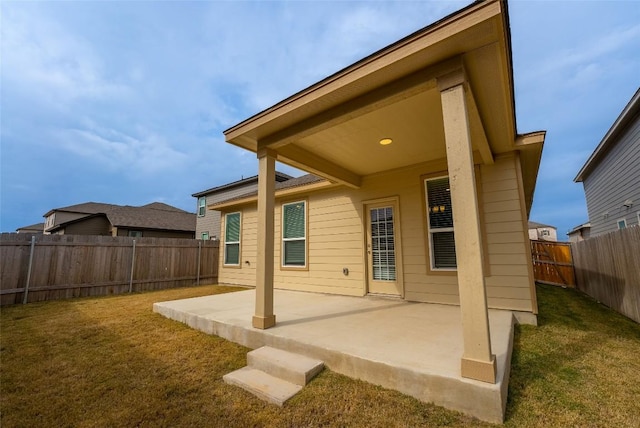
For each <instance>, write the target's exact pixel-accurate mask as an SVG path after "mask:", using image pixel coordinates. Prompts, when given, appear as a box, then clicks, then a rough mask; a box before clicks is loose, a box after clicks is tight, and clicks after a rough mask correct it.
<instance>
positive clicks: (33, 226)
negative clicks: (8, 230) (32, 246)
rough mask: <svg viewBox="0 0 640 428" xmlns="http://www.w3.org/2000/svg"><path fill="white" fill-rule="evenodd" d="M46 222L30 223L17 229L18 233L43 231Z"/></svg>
mask: <svg viewBox="0 0 640 428" xmlns="http://www.w3.org/2000/svg"><path fill="white" fill-rule="evenodd" d="M43 231H44V223H36V224H30V225H29V226H23V227H19V228H17V229H16V232H18V233H43Z"/></svg>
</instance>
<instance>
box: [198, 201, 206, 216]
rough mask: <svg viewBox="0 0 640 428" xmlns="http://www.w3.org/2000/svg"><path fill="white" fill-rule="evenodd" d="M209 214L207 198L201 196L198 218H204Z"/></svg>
mask: <svg viewBox="0 0 640 428" xmlns="http://www.w3.org/2000/svg"><path fill="white" fill-rule="evenodd" d="M206 212H207V197H206V196H201V197H199V198H198V217H204V215H205V213H206Z"/></svg>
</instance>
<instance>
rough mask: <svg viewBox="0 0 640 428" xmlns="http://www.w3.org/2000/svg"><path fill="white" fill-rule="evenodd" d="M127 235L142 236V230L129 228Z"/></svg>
mask: <svg viewBox="0 0 640 428" xmlns="http://www.w3.org/2000/svg"><path fill="white" fill-rule="evenodd" d="M128 235H129V236H131V237H133V238H142V231H141V230H130V231H129V233H128Z"/></svg>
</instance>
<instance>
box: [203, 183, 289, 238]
mask: <svg viewBox="0 0 640 428" xmlns="http://www.w3.org/2000/svg"><path fill="white" fill-rule="evenodd" d="M290 178H293V177H291V176H290V175H287V174H284V173H282V172H278V171H276V182H278V183H280V182H282V181H286V180H289V179H290ZM257 190H258V176H257V175H255V176H253V177H249V178H243V179H241V180H238V181H234V182H232V183H227V184H223V185H222V186H217V187H213V188H211V189H207V190H203V191H201V192H197V193H194V194H193V195H191V196H193V197H194V198H196V213H197V215H198V217H197V219H196V238H198V239H204V240H208V239H218V238H219V237H220V211H215V210H208V209H207V205H210V204H215V203H217V202H220V201H224V200H227V199H233V198H235V197H237V196H240V195H244V194H246V193H251V192H255V191H257Z"/></svg>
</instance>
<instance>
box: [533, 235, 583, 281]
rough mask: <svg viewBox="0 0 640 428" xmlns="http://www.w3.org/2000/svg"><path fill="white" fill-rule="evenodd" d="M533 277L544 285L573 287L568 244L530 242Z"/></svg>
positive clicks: (571, 263)
mask: <svg viewBox="0 0 640 428" xmlns="http://www.w3.org/2000/svg"><path fill="white" fill-rule="evenodd" d="M531 257H532V260H533V276H534V278H535V280H536V281H538V282H542V283H545V284H552V285H561V286H563V287H572V288H573V287H575V286H576V280H575V274H574V271H573V260H572V257H571V244H569V243H568V242H551V241H533V240H532V241H531Z"/></svg>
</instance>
